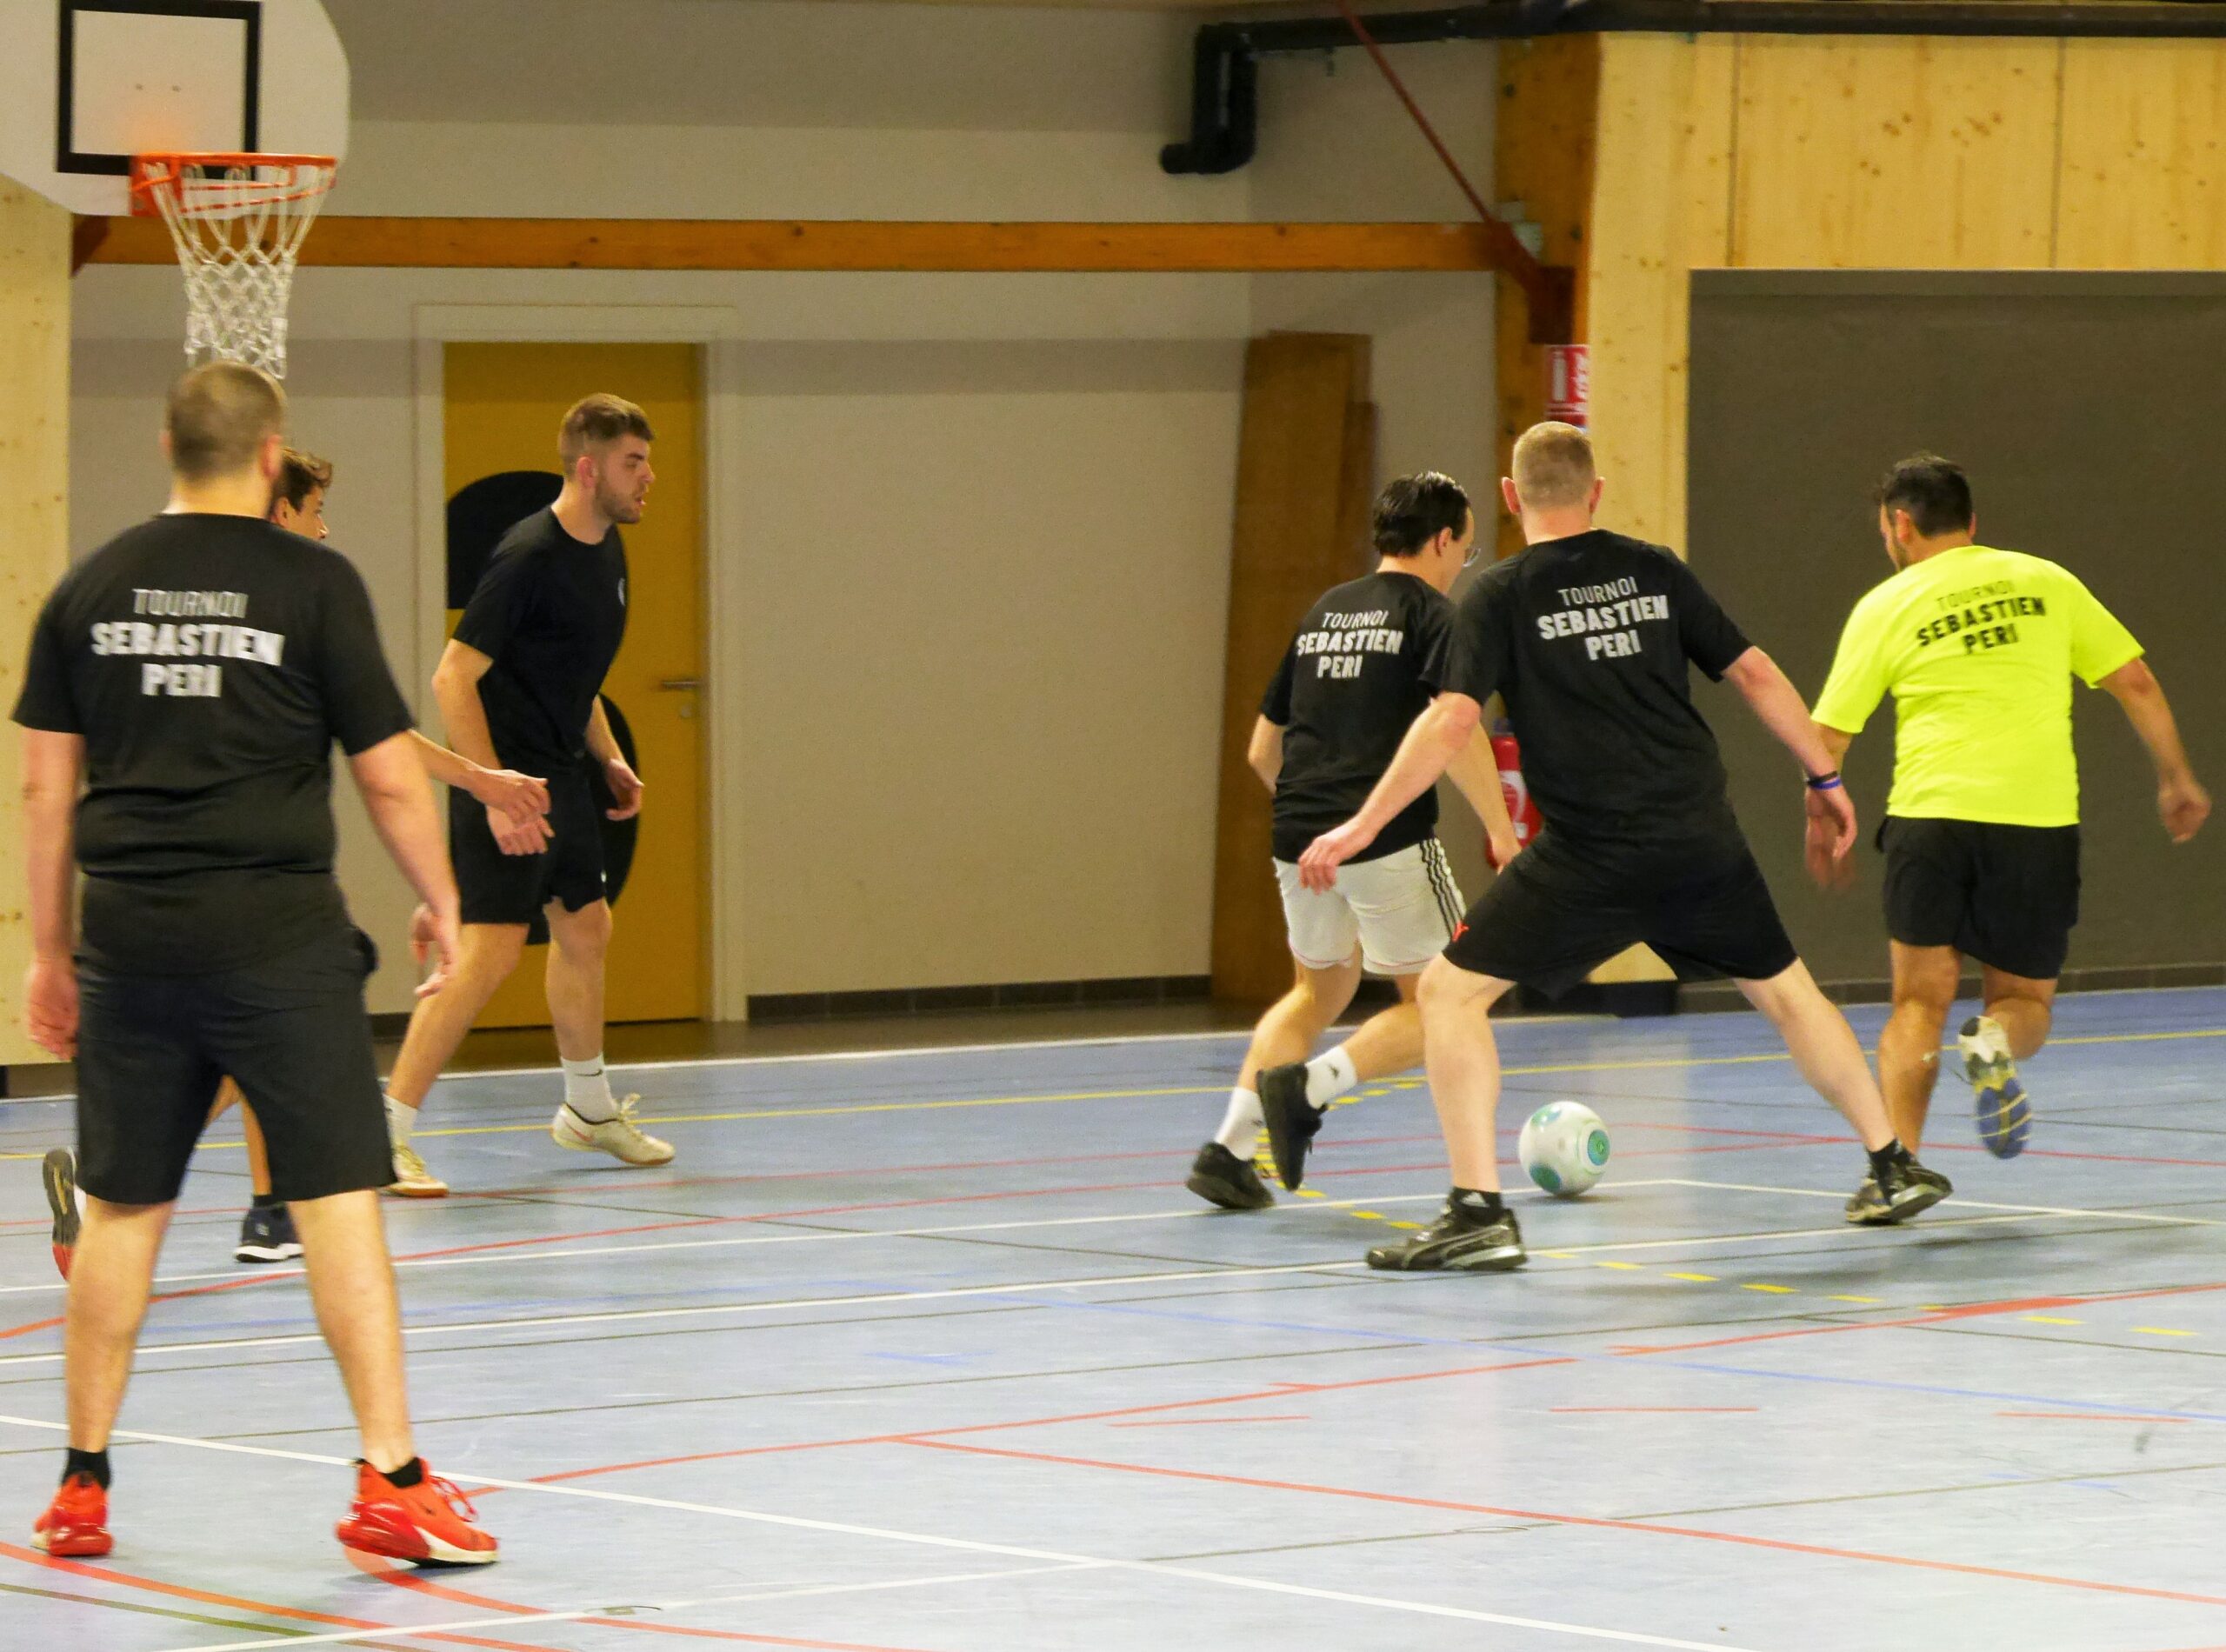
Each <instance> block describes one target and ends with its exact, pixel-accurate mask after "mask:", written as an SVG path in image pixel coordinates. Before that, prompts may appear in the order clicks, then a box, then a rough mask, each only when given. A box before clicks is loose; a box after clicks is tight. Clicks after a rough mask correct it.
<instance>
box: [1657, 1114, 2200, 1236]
mask: <svg viewBox="0 0 2226 1652" xmlns="http://www.w3.org/2000/svg"><path fill="white" fill-rule="evenodd" d="M1616 1129H1619V1130H1672V1131H1675V1132H1676V1133H1677V1134H1679V1135H1683V1136H1753V1137H1756V1138H1758V1139H1762V1140H1765V1141H1769V1142H1787V1143H1791V1144H1794V1145H1818V1144H1824V1143H1829V1144H1831V1145H1834V1146H1844V1145H1846V1144H1848V1143H1849V1142H1853V1141H1854V1140H1855V1138H1854V1137H1853V1136H1816V1135H1811V1134H1809V1133H1807V1132H1805V1131H1800V1130H1741V1129H1732V1128H1730V1127H1729V1126H1728V1125H1720V1124H1717V1125H1709V1124H1650V1123H1641V1122H1630V1123H1625V1124H1618V1125H1617V1126H1616ZM1924 1150H1925V1151H1926V1152H1927V1153H1984V1152H1985V1151H1986V1150H1987V1149H1985V1148H1983V1147H1982V1146H1980V1145H1979V1144H1978V1143H1977V1142H1926V1143H1925V1144H1924ZM1623 1156H1624V1157H1631V1156H1633V1155H1623ZM2024 1156H2025V1157H2027V1158H2029V1159H2070V1160H2073V1161H2076V1162H2081V1163H2094V1164H2177V1165H2185V1166H2188V1167H2190V1168H2192V1169H2203V1170H2226V1159H2173V1158H2163V1157H2159V1156H2155V1155H2151V1154H2144V1153H2074V1152H2070V1151H2069V1150H2067V1149H2063V1148H2049V1147H2029V1148H2027V1149H2025V1153H2024ZM2098 1214H2102V1215H2108V1214H2109V1213H2108V1212H2107V1211H2105V1212H2100V1213H2098Z"/></svg>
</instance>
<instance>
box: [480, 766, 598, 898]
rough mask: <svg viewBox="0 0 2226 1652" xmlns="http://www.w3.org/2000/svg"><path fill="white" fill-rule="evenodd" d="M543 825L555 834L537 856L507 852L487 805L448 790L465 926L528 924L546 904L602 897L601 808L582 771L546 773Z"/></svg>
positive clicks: (567, 770) (560, 770)
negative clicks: (546, 809) (546, 802)
mask: <svg viewBox="0 0 2226 1652" xmlns="http://www.w3.org/2000/svg"><path fill="white" fill-rule="evenodd" d="M549 824H550V829H552V830H553V831H554V832H555V833H556V836H555V837H553V838H552V839H551V840H550V844H549V847H548V848H547V849H543V850H542V851H541V853H539V854H538V855H505V854H503V851H502V849H500V848H499V847H498V846H497V844H496V842H495V833H494V831H493V829H491V828H490V826H489V825H488V824H487V805H486V804H484V803H481V802H480V801H479V800H478V799H477V798H476V797H474V796H472V795H471V794H470V792H467V791H462V790H451V791H450V793H449V855H450V858H451V859H453V860H454V861H455V863H456V886H457V893H458V894H459V895H461V896H463V921H464V922H465V923H525V924H530V923H532V922H533V921H534V920H535V919H536V918H537V917H539V916H541V910H542V909H543V907H545V906H547V905H548V904H549V903H550V902H551V901H561V902H563V905H564V909H565V910H566V911H567V912H576V911H578V910H579V909H581V908H582V907H583V906H592V905H594V904H595V903H596V902H597V901H600V900H602V899H603V890H604V883H603V816H602V810H601V809H600V808H599V807H598V806H597V804H596V800H595V794H594V792H593V791H592V790H591V789H590V787H589V784H588V777H587V776H586V775H585V774H583V773H582V772H581V771H580V770H578V769H558V770H557V772H556V773H555V774H552V775H550V776H549Z"/></svg>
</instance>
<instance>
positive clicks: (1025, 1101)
mask: <svg viewBox="0 0 2226 1652" xmlns="http://www.w3.org/2000/svg"><path fill="white" fill-rule="evenodd" d="M2168 1038H2226V1027H2206V1028H2201V1029H2196V1030H2193V1031H2188V1032H2153V1033H2094V1034H2090V1035H2088V1036H2084V1037H2079V1038H2058V1039H2055V1040H2052V1041H2051V1042H2055V1043H2058V1044H2133V1043H2148V1042H2156V1041H2157V1040H2160V1039H2168ZM1792 1059H1793V1058H1792V1057H1791V1056H1787V1055H1784V1054H1778V1055H1771V1056H1670V1057H1664V1058H1663V1059H1661V1060H1657V1061H1610V1062H1557V1063H1554V1064H1550V1065H1543V1066H1532V1067H1508V1068H1503V1069H1502V1071H1503V1073H1504V1075H1505V1076H1507V1077H1510V1078H1533V1077H1539V1076H1547V1075H1551V1074H1556V1073H1623V1072H1643V1071H1647V1070H1673V1071H1674V1070H1682V1069H1689V1068H1696V1067H1747V1066H1755V1065H1757V1064H1760V1063H1762V1062H1784V1061H1790V1060H1792ZM457 1076H458V1077H459V1078H469V1077H470V1074H468V1073H464V1074H458V1075H457ZM1221 1094H1223V1090H1222V1089H1221V1087H1220V1086H1218V1085H1190V1084H1184V1085H1176V1086H1171V1087H1170V1088H1167V1089H1106V1090H1068V1091H1062V1092H1058V1093H1055V1094H1050V1095H1043V1096H970V1097H966V1098H963V1099H959V1100H953V1101H939V1102H845V1103H843V1104H841V1105H838V1106H831V1107H784V1108H763V1109H757V1108H753V1109H744V1110H742V1111H739V1112H731V1113H660V1114H657V1115H656V1116H650V1115H647V1114H644V1115H643V1117H642V1120H641V1122H643V1123H644V1124H725V1123H732V1122H737V1121H741V1120H745V1119H774V1118H828V1117H834V1116H840V1115H843V1114H846V1113H924V1112H939V1111H945V1110H948V1109H953V1108H965V1107H1039V1106H1047V1105H1052V1104H1056V1103H1062V1102H1114V1101H1131V1100H1142V1099H1147V1098H1152V1097H1159V1096H1219V1095H1221ZM548 1128H549V1127H548V1126H547V1125H546V1124H471V1125H452V1126H450V1127H449V1128H448V1129H437V1130H418V1131H417V1132H415V1135H416V1136H420V1137H426V1138H432V1137H439V1136H530V1135H535V1134H537V1133H539V1132H540V1131H543V1130H545V1129H548ZM201 1145H202V1146H203V1147H204V1148H210V1149H223V1148H237V1147H243V1146H244V1145H246V1144H245V1143H244V1142H202V1143H201ZM44 1156H45V1155H44V1153H43V1152H39V1153H0V1162H7V1161H9V1160H14V1159H37V1158H43V1157H44Z"/></svg>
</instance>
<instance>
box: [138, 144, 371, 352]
mask: <svg viewBox="0 0 2226 1652" xmlns="http://www.w3.org/2000/svg"><path fill="white" fill-rule="evenodd" d="M337 170H338V169H337V167H336V165H335V164H334V163H333V162H332V160H331V159H330V158H329V157H323V156H304V155H143V156H140V157H137V160H136V161H134V163H133V168H132V197H133V207H134V210H137V211H142V212H144V211H147V210H153V211H154V212H156V213H158V214H159V215H160V216H161V217H162V220H163V223H166V224H168V225H169V226H170V241H171V243H172V244H173V245H174V246H176V247H177V262H178V267H179V268H180V269H181V270H183V271H184V272H185V356H186V359H187V361H189V362H192V363H200V362H204V361H211V360H222V361H234V362H245V363H248V364H249V365H250V366H254V367H260V368H262V369H263V370H264V371H265V372H267V373H270V375H271V376H274V377H277V378H283V377H285V376H286V300H287V297H288V295H289V294H290V293H291V292H292V290H293V286H294V264H295V260H296V259H297V257H298V256H299V255H300V253H301V250H302V242H303V238H304V237H305V236H307V235H308V234H309V232H310V223H311V222H312V221H314V220H315V218H316V217H317V208H318V207H319V206H320V205H322V204H323V201H324V197H325V192H326V191H327V190H330V189H331V187H332V180H333V176H334V174H335V172H336V171H337ZM149 203H151V209H150V204H149Z"/></svg>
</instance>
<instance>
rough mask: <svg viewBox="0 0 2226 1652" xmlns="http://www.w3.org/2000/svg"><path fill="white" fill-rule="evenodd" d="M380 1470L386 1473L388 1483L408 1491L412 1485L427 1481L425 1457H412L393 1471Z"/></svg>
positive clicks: (419, 1484) (420, 1484)
mask: <svg viewBox="0 0 2226 1652" xmlns="http://www.w3.org/2000/svg"><path fill="white" fill-rule="evenodd" d="M378 1472H380V1473H382V1474H384V1475H386V1479H387V1483H388V1484H390V1485H393V1486H399V1487H400V1488H401V1489H403V1490H404V1491H407V1490H409V1489H410V1487H412V1486H422V1485H423V1484H424V1483H425V1459H424V1458H423V1457H412V1458H410V1461H409V1462H405V1463H403V1465H402V1467H400V1468H399V1469H393V1470H391V1471H389V1470H385V1469H381V1470H379V1471H378Z"/></svg>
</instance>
